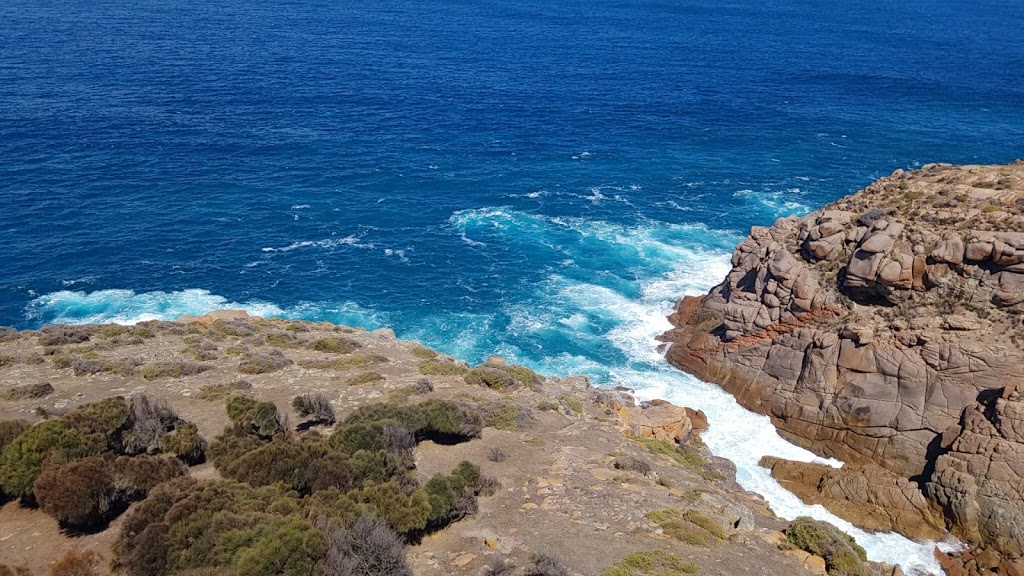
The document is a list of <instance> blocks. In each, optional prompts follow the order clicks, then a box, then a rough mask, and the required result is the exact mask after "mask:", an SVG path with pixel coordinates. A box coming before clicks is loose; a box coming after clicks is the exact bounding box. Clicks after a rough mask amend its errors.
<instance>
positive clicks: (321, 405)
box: [292, 392, 336, 426]
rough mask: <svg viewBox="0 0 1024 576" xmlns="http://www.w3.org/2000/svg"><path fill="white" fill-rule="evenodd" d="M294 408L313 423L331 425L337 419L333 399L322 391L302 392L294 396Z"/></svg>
mask: <svg viewBox="0 0 1024 576" xmlns="http://www.w3.org/2000/svg"><path fill="white" fill-rule="evenodd" d="M292 408H294V409H295V412H297V413H298V415H299V416H301V417H303V418H307V419H308V420H309V421H310V422H311V423H314V424H323V425H326V426H330V425H331V424H334V422H335V421H336V419H335V417H334V408H332V407H331V401H330V400H328V399H327V396H325V395H324V394H323V393H322V392H317V393H316V394H301V395H299V396H296V397H295V398H292Z"/></svg>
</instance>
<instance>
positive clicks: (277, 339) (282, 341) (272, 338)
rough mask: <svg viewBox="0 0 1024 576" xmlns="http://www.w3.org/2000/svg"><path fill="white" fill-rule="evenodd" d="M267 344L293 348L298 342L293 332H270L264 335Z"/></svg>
mask: <svg viewBox="0 0 1024 576" xmlns="http://www.w3.org/2000/svg"><path fill="white" fill-rule="evenodd" d="M266 342H267V346H274V347H276V348H294V347H295V346H297V345H298V344H299V339H298V338H297V337H296V336H295V335H294V334H289V333H287V332H272V333H270V334H267V336H266Z"/></svg>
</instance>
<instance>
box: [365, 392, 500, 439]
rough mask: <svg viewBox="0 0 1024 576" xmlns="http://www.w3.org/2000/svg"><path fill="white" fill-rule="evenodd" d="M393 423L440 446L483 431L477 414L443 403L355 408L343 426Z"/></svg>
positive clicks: (432, 401)
mask: <svg viewBox="0 0 1024 576" xmlns="http://www.w3.org/2000/svg"><path fill="white" fill-rule="evenodd" d="M385 421H389V422H393V423H397V424H401V425H402V426H404V427H405V428H407V429H408V430H409V431H410V432H412V433H413V434H415V435H416V439H417V440H428V439H429V440H434V441H435V442H439V443H442V444H443V443H449V444H450V443H454V442H463V441H466V440H469V439H471V438H477V437H479V436H480V433H481V432H482V430H483V419H482V417H481V414H480V412H479V411H476V410H472V409H470V408H468V407H464V406H461V405H458V404H455V403H453V402H448V401H445V400H433V399H431V400H427V401H425V402H421V403H420V404H413V405H411V406H400V405H396V404H368V405H365V406H361V407H359V408H358V409H356V410H355V411H354V412H353V413H352V414H350V415H349V417H348V418H346V419H345V423H346V424H358V423H364V424H368V423H374V422H385Z"/></svg>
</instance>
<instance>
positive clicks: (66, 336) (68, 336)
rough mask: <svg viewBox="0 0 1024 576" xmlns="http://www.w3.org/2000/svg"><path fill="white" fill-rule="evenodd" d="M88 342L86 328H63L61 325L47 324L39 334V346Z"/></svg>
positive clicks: (87, 330) (87, 329)
mask: <svg viewBox="0 0 1024 576" xmlns="http://www.w3.org/2000/svg"><path fill="white" fill-rule="evenodd" d="M88 340H89V328H88V327H87V326H65V325H63V324H47V325H45V326H43V327H42V329H41V330H40V334H39V345H40V346H64V345H67V344H81V343H82V342H87V341H88Z"/></svg>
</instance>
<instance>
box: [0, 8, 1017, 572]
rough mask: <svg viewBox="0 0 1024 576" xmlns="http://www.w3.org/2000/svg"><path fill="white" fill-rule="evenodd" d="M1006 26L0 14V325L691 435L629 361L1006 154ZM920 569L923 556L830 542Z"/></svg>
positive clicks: (1013, 120) (791, 451)
mask: <svg viewBox="0 0 1024 576" xmlns="http://www.w3.org/2000/svg"><path fill="white" fill-rule="evenodd" d="M1022 29H1024V10H1022V6H1021V4H1020V2H1019V1H984V2H975V3H971V4H967V3H960V2H942V1H939V0H928V1H924V2H918V3H897V2H890V1H869V2H859V3H857V5H856V6H853V5H852V4H851V3H841V2H811V1H809V0H807V1H784V2H776V3H765V2H755V1H753V0H737V1H726V2H708V1H689V2H686V1H667V0H651V1H643V2H634V3H629V4H624V3H621V2H609V1H604V0H597V1H590V2H586V3H584V2H572V1H570V2H562V3H557V5H551V4H550V3H542V2H537V1H524V2H515V3H508V2H505V3H497V2H482V1H478V0H466V1H460V2H443V3H426V2H414V1H408V0H390V1H383V2H374V3H361V2H346V3H337V5H326V6H325V5H321V4H314V3H304V2H275V3H270V2H262V1H255V2H253V1H249V2H238V1H236V0H225V1H222V2H212V3H211V2H206V3H200V5H194V3H185V2H180V1H173V0H172V1H169V2H168V1H164V2H146V1H143V2H131V3H129V2H123V1H110V0H100V1H97V2H90V3H84V2H63V3H52V2H43V1H41V0H8V1H7V2H4V3H3V4H2V5H0V246H2V249H0V250H2V252H0V266H2V267H0V324H8V325H14V326H18V327H21V328H30V327H38V326H39V325H41V324H43V323H46V322H135V321H139V320H144V319H151V318H174V317H176V316H178V315H180V314H186V313H202V312H205V311H208V310H210V309H213V308H221V307H229V308H245V309H247V310H249V311H251V312H253V313H257V314H262V315H268V316H284V317H289V318H302V319H310V320H331V321H335V322H340V323H345V324H350V325H359V326H365V327H368V328H375V327H379V326H384V325H387V326H391V327H393V328H394V329H395V331H396V332H397V333H398V335H399V336H400V337H405V338H416V339H420V340H422V341H423V342H425V343H426V344H428V345H430V346H433V347H435V348H438V349H440V350H443V351H445V352H447V353H451V354H454V355H456V356H458V357H460V358H463V359H466V360H467V361H470V362H477V361H480V360H482V359H484V358H486V357H487V356H490V355H491V354H501V355H503V356H507V357H509V358H511V359H514V360H516V361H519V362H522V363H525V364H528V365H530V366H532V367H534V368H536V369H539V370H541V371H542V372H547V373H566V372H584V373H587V374H589V375H590V376H591V377H592V378H593V380H594V381H595V382H597V383H598V384H601V385H610V384H625V385H631V386H635V387H637V388H639V389H641V390H642V392H641V393H642V394H647V395H660V396H667V397H670V398H671V399H674V400H676V401H679V402H681V403H685V404H687V405H691V406H698V407H703V408H705V409H706V410H707V411H708V412H709V416H710V417H711V423H712V430H711V432H710V433H709V439H708V443H709V445H711V446H712V448H713V449H714V450H715V451H716V452H717V453H719V454H722V455H726V456H728V457H729V458H730V459H732V460H733V461H734V462H736V463H737V466H738V468H739V475H740V480H741V482H743V483H744V485H745V486H747V487H748V488H750V489H752V490H756V491H758V492H760V493H762V494H765V495H766V496H767V497H768V498H769V500H770V501H771V502H772V504H773V507H775V508H776V511H777V512H778V513H779V514H781V515H786V516H789V517H791V516H793V515H795V514H796V513H808V512H812V513H814V514H816V515H822V514H824V512H823V511H820V510H809V509H808V508H807V507H806V506H803V505H802V504H799V502H795V501H794V500H793V498H792V496H791V495H788V494H786V493H785V492H782V491H781V489H779V488H778V485H777V484H775V483H774V482H773V481H771V479H770V478H768V477H767V476H766V475H765V474H764V473H763V471H762V470H760V469H759V468H757V466H756V461H757V457H758V456H759V455H760V454H762V453H775V454H785V455H789V456H790V457H798V458H802V459H810V458H812V457H813V456H812V455H810V454H808V453H806V452H803V451H799V450H797V449H795V448H793V447H791V446H789V445H788V444H785V443H784V442H782V441H781V439H779V438H778V436H777V435H775V434H774V432H773V431H772V430H771V428H770V426H769V425H768V424H767V422H766V421H764V420H763V419H760V418H758V417H755V416H753V415H751V414H749V413H747V412H745V411H743V410H741V409H739V408H738V407H737V406H735V404H734V403H732V402H731V399H729V397H728V396H725V395H723V394H721V393H720V391H718V390H717V389H716V388H714V387H710V386H707V385H705V384H703V383H700V382H697V381H695V380H693V379H691V378H689V377H687V376H685V375H682V374H679V373H677V372H675V371H672V370H671V369H669V368H668V367H667V366H666V365H665V364H664V361H663V360H662V359H661V357H660V355H659V354H657V352H655V350H654V348H655V342H654V341H653V337H654V336H655V335H656V334H658V333H659V332H660V331H662V330H664V329H665V328H667V326H668V324H667V322H666V320H665V319H664V316H665V314H666V313H667V311H668V310H669V308H670V307H671V304H672V302H673V300H674V299H676V298H678V297H680V296H682V295H684V294H699V293H702V292H704V291H706V290H707V289H708V288H709V287H711V286H712V285H714V284H715V283H716V282H718V281H719V280H720V279H721V278H722V277H723V275H724V274H725V272H726V271H727V270H728V261H729V255H730V253H731V250H732V247H733V246H734V245H735V244H736V242H738V241H739V240H740V239H741V238H742V237H743V235H744V234H745V233H746V230H747V229H748V228H749V226H751V225H756V224H770V223H771V222H772V221H773V220H774V219H775V218H776V217H779V216H783V215H788V214H794V213H796V214H800V213H805V212H807V211H809V210H811V209H813V208H814V207H816V206H819V205H821V204H822V203H825V202H827V201H830V200H832V199H835V198H837V197H839V196H842V195H844V194H848V193H851V192H853V191H855V190H856V189H858V188H860V187H862V186H864V185H865V184H867V183H869V182H870V181H871V180H873V179H875V178H877V177H879V176H882V175H886V174H888V173H890V172H891V171H892V170H893V169H894V168H897V167H904V168H908V167H915V166H919V165H921V164H922V163H927V162H933V161H945V162H977V163H990V162H1008V161H1011V160H1013V159H1014V158H1015V157H1020V156H1024V145H1022V143H1024V36H1022V35H1021V34H1020V33H1019V31H1020V30H1022ZM858 539H859V540H861V541H862V542H865V543H866V544H867V546H868V549H869V551H870V552H871V554H872V556H873V557H875V558H879V559H887V560H890V561H901V562H904V563H908V562H909V563H915V564H917V565H919V566H922V567H926V568H928V569H934V565H933V564H934V563H933V562H932V561H931V559H930V548H928V547H927V545H926V546H923V547H921V546H915V545H912V544H910V543H908V542H906V541H904V540H901V539H898V538H895V537H891V536H867V535H863V534H859V535H858Z"/></svg>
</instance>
